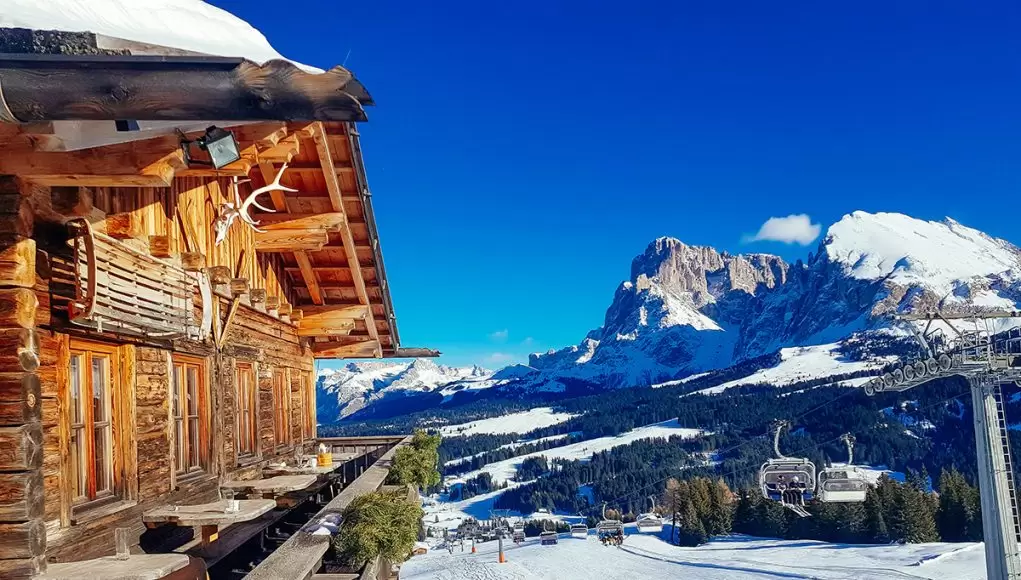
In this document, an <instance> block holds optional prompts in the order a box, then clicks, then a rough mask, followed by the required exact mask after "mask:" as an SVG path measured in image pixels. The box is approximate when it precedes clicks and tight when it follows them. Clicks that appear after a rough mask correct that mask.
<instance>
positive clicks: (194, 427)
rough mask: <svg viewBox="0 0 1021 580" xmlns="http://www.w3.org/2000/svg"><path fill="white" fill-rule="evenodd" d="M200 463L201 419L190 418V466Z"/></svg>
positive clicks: (196, 465)
mask: <svg viewBox="0 0 1021 580" xmlns="http://www.w3.org/2000/svg"><path fill="white" fill-rule="evenodd" d="M198 465H199V420H198V419H189V420H188V467H189V468H191V467H198Z"/></svg>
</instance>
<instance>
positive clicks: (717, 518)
mask: <svg viewBox="0 0 1021 580" xmlns="http://www.w3.org/2000/svg"><path fill="white" fill-rule="evenodd" d="M706 481H707V482H708V480H706ZM730 497H731V492H730V488H729V487H727V484H726V483H725V482H724V481H723V479H722V478H721V479H717V480H716V481H715V482H712V483H709V515H708V517H707V518H706V526H705V527H706V532H707V533H708V534H709V535H710V536H719V535H723V534H729V533H730V530H731V526H732V525H733V511H732V510H731V508H730Z"/></svg>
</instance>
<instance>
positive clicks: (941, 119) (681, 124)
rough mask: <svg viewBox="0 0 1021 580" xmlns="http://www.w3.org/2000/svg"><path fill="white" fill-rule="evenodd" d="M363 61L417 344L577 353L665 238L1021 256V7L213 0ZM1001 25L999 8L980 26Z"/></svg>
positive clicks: (391, 262) (304, 57) (385, 217)
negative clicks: (861, 226)
mask: <svg viewBox="0 0 1021 580" xmlns="http://www.w3.org/2000/svg"><path fill="white" fill-rule="evenodd" d="M212 3H213V4H216V5H217V6H220V7H222V8H225V9H227V10H229V11H231V12H233V13H234V14H237V15H238V16H240V17H241V18H244V19H245V20H247V21H249V22H250V23H251V24H252V25H253V26H255V27H256V28H259V29H260V30H262V31H263V33H265V34H266V36H267V37H268V38H269V40H270V42H271V43H272V44H273V45H274V47H276V48H277V50H279V51H280V52H281V53H282V54H284V55H286V56H288V57H289V58H292V59H295V60H299V61H302V62H306V63H309V64H314V65H317V66H321V67H324V68H326V67H329V66H332V65H334V64H339V63H341V62H343V61H344V60H345V58H346V59H347V66H348V67H349V68H350V69H352V70H353V71H354V72H355V74H356V75H357V76H358V77H359V79H361V80H362V81H363V82H364V83H365V85H366V86H367V87H368V89H369V91H370V92H371V93H372V94H373V96H374V98H375V99H376V102H377V106H376V107H375V108H374V109H372V110H370V122H369V123H367V124H365V125H364V126H363V127H362V128H361V131H362V135H363V142H364V151H365V158H366V163H367V168H368V173H369V181H370V184H371V186H372V190H373V194H374V197H373V200H374V203H375V209H376V213H377V219H378V221H379V227H380V232H381V238H382V244H383V249H384V252H385V258H386V265H387V270H388V274H389V276H390V281H391V285H392V289H393V297H394V302H395V307H396V311H397V316H398V324H399V327H400V331H401V335H402V339H403V343H404V344H405V345H407V346H430V347H434V348H438V349H440V350H442V351H444V352H445V353H446V354H445V356H444V357H443V358H442V359H441V362H443V363H446V364H457V365H462V364H471V363H478V364H482V365H485V366H490V367H499V366H502V365H503V364H506V363H507V362H511V361H515V360H520V361H523V360H525V358H526V355H527V353H528V352H531V351H537V350H545V349H548V348H552V347H562V346H566V345H568V344H575V343H577V342H578V341H579V340H580V339H581V338H582V337H583V336H584V334H585V333H586V332H587V331H588V330H589V329H591V328H594V327H596V326H598V325H599V324H600V323H601V322H602V316H603V313H604V311H605V309H606V307H607V306H608V305H609V302H610V299H611V298H612V295H613V291H614V289H615V288H616V286H617V285H618V284H619V283H620V281H621V280H623V279H625V278H626V277H627V275H628V271H629V265H630V260H631V258H632V257H633V256H634V255H636V254H638V253H640V252H641V251H642V250H643V249H644V248H645V246H646V245H647V244H648V243H649V242H650V241H651V240H652V239H654V238H655V237H657V236H661V235H669V236H675V237H677V238H680V239H681V240H683V241H685V242H687V243H692V244H707V245H713V246H716V247H717V248H720V249H726V250H730V251H732V252H742V251H766V252H775V253H779V254H780V255H782V256H784V257H785V258H789V259H796V258H799V257H805V256H807V254H808V252H809V251H812V250H814V249H815V246H816V244H817V243H818V241H815V242H813V243H812V244H810V245H808V246H802V245H800V244H798V243H792V244H784V243H778V242H752V241H749V238H750V237H752V235H753V234H755V233H756V232H757V231H758V230H759V228H760V226H761V225H762V224H763V223H764V222H765V221H766V220H767V219H768V218H770V217H774V216H787V215H790V214H807V215H808V216H810V223H813V224H815V223H817V224H822V226H823V232H825V227H826V226H828V225H829V224H831V223H832V222H834V221H836V220H837V219H839V218H840V216H841V215H843V214H845V213H848V212H850V211H853V210H855V209H864V210H868V211H901V212H905V213H908V214H911V215H914V216H916V217H920V218H927V219H940V218H942V217H944V216H947V215H949V216H952V217H954V218H955V219H957V220H958V221H961V222H963V223H965V224H967V225H970V226H973V227H977V228H979V229H982V230H984V231H986V232H988V233H990V234H992V235H996V236H1000V237H1005V238H1007V239H1011V240H1012V241H1014V242H1021V235H1018V234H1017V233H1016V232H1015V230H1016V227H1015V224H1016V223H1017V219H1018V218H1017V217H1016V216H1018V215H1021V211H1019V210H1021V195H1019V194H1021V171H1019V164H1021V140H1019V138H1018V137H1019V135H1021V108H1019V105H1018V104H1019V103H1021V42H1018V37H1017V31H1018V30H1019V29H1021V4H1018V3H1016V2H993V1H988V2H932V1H919V2H898V1H884V2H855V3H832V2H761V1H745V2H690V1H678V2H666V1H663V2H643V1H641V0H639V1H636V2H629V3H620V2H614V3H608V2H599V1H596V2H589V1H586V2H582V1H574V2H558V1H543V2H537V1H532V0H528V1H522V2H514V3H509V2H507V3H504V2H478V1H475V2H446V1H443V0H439V1H437V2H394V1H375V2H338V3H334V2H325V1H322V0H318V1H315V0H289V1H288V2H287V3H286V5H281V4H280V3H279V2H272V3H271V2H268V1H265V0H245V1H243V2H242V1H236V0H230V1H226V0H214V1H213V2H212ZM977 5H980V6H977Z"/></svg>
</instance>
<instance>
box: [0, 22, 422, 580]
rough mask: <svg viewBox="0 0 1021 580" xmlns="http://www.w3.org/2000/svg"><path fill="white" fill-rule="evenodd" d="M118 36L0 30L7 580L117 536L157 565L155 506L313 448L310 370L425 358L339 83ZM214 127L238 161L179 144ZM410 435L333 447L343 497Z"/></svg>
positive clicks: (1, 405) (357, 94) (1, 507)
mask: <svg viewBox="0 0 1021 580" xmlns="http://www.w3.org/2000/svg"><path fill="white" fill-rule="evenodd" d="M26 35H27V37H28V38H29V39H33V38H34V39H35V40H36V41H34V42H22V43H18V42H13V41H12V39H15V40H18V39H20V40H24V38H25V37H26ZM33 35H35V36H33ZM54 37H56V38H57V39H58V40H57V41H54V40H53V38H54ZM69 37H73V38H71V40H73V41H74V42H69V41H68V39H69ZM40 39H42V40H41V41H40ZM112 40H115V41H117V42H116V46H117V49H116V50H109V49H104V48H103V43H104V42H107V43H109V42H111V39H109V38H103V37H102V36H100V35H95V34H90V33H75V34H65V33H61V34H57V33H53V34H49V35H43V34H40V33H38V31H21V30H15V31H11V30H8V31H6V34H5V35H0V51H2V52H5V53H6V54H2V55H0V87H2V97H0V119H2V120H3V122H2V123H0V336H2V339H0V577H3V578H18V577H32V576H35V575H38V574H45V573H47V566H48V565H49V567H50V571H51V573H52V571H53V570H54V569H56V566H57V565H58V564H59V563H66V562H77V561H83V560H89V559H93V558H96V557H99V556H104V555H110V554H112V553H113V552H114V550H115V546H114V535H115V530H116V529H117V528H128V529H129V530H130V531H129V540H130V544H131V546H132V553H133V554H138V553H141V552H143V551H146V552H159V551H162V550H164V548H160V547H159V544H160V541H162V540H164V539H166V538H163V537H162V536H168V537H169V536H172V535H173V534H161V533H159V532H161V530H160V529H155V528H154V529H150V527H152V526H150V527H147V526H146V525H145V524H144V522H143V515H144V514H145V513H147V512H149V511H150V510H154V509H156V508H159V507H161V506H183V505H191V504H200V503H202V502H209V501H214V500H216V499H217V498H218V490H219V489H220V487H221V486H222V485H223V484H224V482H226V481H232V480H233V481H239V480H250V479H255V478H260V477H261V476H262V473H263V470H264V468H266V467H267V466H269V465H270V464H275V463H278V462H279V461H281V460H287V461H290V460H291V458H292V457H294V456H295V450H296V449H297V450H301V451H305V452H309V453H314V449H315V448H316V446H317V443H318V440H317V433H316V390H315V383H316V377H315V376H314V374H313V370H314V360H315V359H316V358H367V357H397V356H431V355H432V356H434V355H435V354H437V353H435V352H433V351H428V350H426V349H405V348H403V347H402V346H401V344H400V339H399V335H398V332H397V326H396V318H395V316H394V311H393V307H392V304H391V301H390V292H389V288H388V285H387V278H386V270H385V268H384V266H383V259H382V253H381V250H380V245H379V237H378V233H377V230H376V225H375V220H374V217H373V213H372V203H371V195H370V191H369V188H368V184H367V182H366V175H365V168H364V165H363V162H362V153H361V149H360V145H359V134H358V130H357V126H356V122H358V121H362V120H365V111H364V107H365V106H368V105H371V104H372V100H371V97H369V95H368V93H367V92H366V91H365V89H364V88H363V87H362V86H361V84H360V83H358V81H357V80H356V79H355V78H354V77H353V76H352V75H351V73H350V72H348V71H347V70H345V69H342V68H339V67H338V68H335V69H332V70H330V71H326V72H324V73H318V74H317V73H309V72H305V71H304V70H301V69H299V68H297V67H295V66H294V65H292V64H290V63H287V62H282V61H273V62H270V63H267V64H265V65H258V64H255V63H252V62H249V61H246V60H243V59H240V58H222V57H212V56H208V55H196V54H190V53H186V52H184V51H180V50H173V49H170V48H164V47H156V46H152V45H142V44H137V43H131V42H128V41H122V40H118V39H112ZM47 42H49V43H51V44H52V43H53V42H56V43H57V45H58V46H57V47H56V48H53V47H52V46H49V45H47ZM5 43H6V45H4V44H5ZM25 46H30V47H32V50H35V51H36V52H33V53H27V52H26V51H25V49H24V47H25ZM67 46H74V47H76V49H75V50H76V52H79V53H83V54H74V55H67V54H38V52H42V53H46V52H63V51H65V49H66V47H67ZM12 51H18V52H20V53H19V54H10V53H11V52H12ZM211 125H215V126H216V127H219V128H222V129H225V130H227V131H229V132H230V133H232V134H233V136H234V138H235V139H236V142H237V145H238V148H239V152H240V159H239V160H238V161H235V162H232V163H230V164H228V165H226V166H224V167H221V168H219V169H216V168H214V167H213V166H211V165H206V164H203V161H207V160H209V158H208V157H206V153H205V152H204V151H202V150H200V148H199V147H196V146H195V144H191V145H188V143H187V142H188V141H194V140H196V139H198V138H201V137H203V135H204V134H205V130H206V128H207V127H208V126H211ZM182 141H184V142H185V145H184V147H182ZM189 151H190V153H189ZM277 178H279V181H278V183H279V185H281V186H283V187H284V188H286V189H282V188H271V189H270V190H268V191H267V190H264V192H263V193H260V194H259V195H258V197H256V198H254V200H255V202H256V203H257V204H258V205H259V206H262V207H263V208H264V209H259V208H258V207H257V206H255V205H252V204H250V203H248V200H249V196H250V195H251V194H252V193H253V192H256V191H258V190H260V189H262V188H265V187H266V186H267V185H269V186H272V185H273V184H274V180H275V179H277ZM239 202H240V205H241V206H243V207H240V208H239V207H238V206H239ZM245 211H250V214H248V215H249V216H250V217H251V218H252V219H253V220H254V222H255V223H256V224H258V225H255V226H253V225H251V224H249V223H247V222H246V215H245V214H244V212H245ZM260 230H261V231H260ZM218 232H219V233H220V234H221V238H222V239H220V240H217V234H218ZM399 441H400V438H396V439H393V438H390V439H386V438H382V439H375V440H370V441H361V440H359V441H339V440H330V441H327V443H328V444H329V445H330V446H331V447H336V448H338V449H340V448H341V447H342V446H345V445H348V446H349V448H348V449H347V450H346V451H349V452H350V453H349V455H348V456H345V457H348V458H349V459H350V460H351V461H350V465H348V464H346V463H345V461H346V460H341V461H339V464H340V465H339V467H340V472H342V475H343V477H342V481H340V482H339V485H343V486H344V487H345V488H346V487H349V486H351V485H352V483H357V480H358V476H359V475H362V474H363V472H366V471H371V469H372V468H373V466H374V465H375V464H376V463H377V462H378V461H379V460H381V459H383V458H384V456H386V457H388V456H389V454H388V453H387V451H388V450H391V448H392V447H393V446H394V445H395V444H397V443H398V442H399ZM374 473H376V475H375V476H374V477H375V479H374V480H373V481H372V482H371V485H370V484H368V483H365V484H363V485H362V487H363V488H365V489H368V488H367V487H365V486H370V487H371V486H374V488H377V489H378V488H379V486H381V485H382V480H383V477H385V470H383V471H382V472H381V471H379V470H378V469H377V471H376V472H374ZM380 473H382V475H380ZM376 480H378V481H376ZM356 487H357V486H356ZM352 489H354V488H352ZM343 493H344V492H341V494H342V495H343ZM337 499H338V500H339V499H340V498H339V497H338V498H337ZM302 501H304V500H302ZM347 501H350V499H348V500H347ZM296 502H298V500H295V499H293V498H292V501H291V503H292V504H293V503H296ZM298 503H300V502H298ZM280 505H281V506H284V503H281V504H280ZM333 507H334V508H336V507H337V505H334V506H333ZM281 509H283V508H281ZM317 509H318V508H317ZM313 511H314V510H313ZM213 529H214V532H215V530H216V528H215V527H214V528H213ZM231 529H232V528H227V529H226V530H224V529H221V530H220V535H221V536H225V535H228V532H229V531H230V530H231ZM164 531H165V530H164ZM179 531H180V530H179ZM184 531H186V532H187V535H188V536H189V537H187V538H184V539H183V540H184V541H185V543H184V546H185V549H184V551H180V546H178V548H177V549H178V550H179V552H178V553H187V554H191V555H192V556H195V557H200V558H207V556H208V554H209V552H208V550H207V552H206V553H203V552H202V551H201V550H198V551H196V550H195V549H193V550H192V551H187V545H188V544H187V542H188V541H190V542H191V543H192V545H193V547H194V545H195V542H197V539H196V537H197V536H195V537H193V536H192V534H193V532H194V531H193V530H192V529H190V528H189V529H187V530H184ZM250 537H254V536H250ZM207 539H208V538H207ZM246 540H247V538H246V537H238V538H237V539H236V540H234V541H233V544H232V545H233V546H234V547H239V546H241V545H242V544H243V543H244V542H245V541H246ZM223 541H224V540H222V539H221V542H223ZM296 542H297V540H296ZM313 543H314V542H313ZM165 549H166V550H168V551H169V550H172V549H173V548H165ZM230 549H231V548H230V547H227V546H221V548H220V552H221V553H220V554H219V555H218V557H214V556H209V558H208V560H216V559H218V558H223V557H225V552H229V550H230ZM325 551H326V549H325V547H324V545H323V544H322V543H321V542H320V543H318V544H317V545H316V547H315V548H314V549H312V550H311V551H310V552H307V553H306V554H305V556H306V557H305V561H306V565H305V569H302V570H300V571H299V570H294V573H295V574H296V575H295V576H294V577H306V576H308V575H309V574H311V573H312V572H315V570H316V567H317V566H318V565H319V564H318V561H317V560H316V558H318V559H320V560H321V558H322V556H323V553H325ZM210 565H212V564H210ZM266 577H272V575H269V576H266Z"/></svg>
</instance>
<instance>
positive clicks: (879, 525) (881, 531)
mask: <svg viewBox="0 0 1021 580" xmlns="http://www.w3.org/2000/svg"><path fill="white" fill-rule="evenodd" d="M864 510H865V522H864V535H865V538H866V539H867V541H869V542H873V543H876V544H887V543H889V542H890V531H889V529H887V527H886V518H885V517H884V516H883V512H884V509H883V500H882V499H881V498H880V496H879V494H878V493H877V491H876V490H874V489H871V488H869V490H868V492H867V493H866V494H865V504H864Z"/></svg>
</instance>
